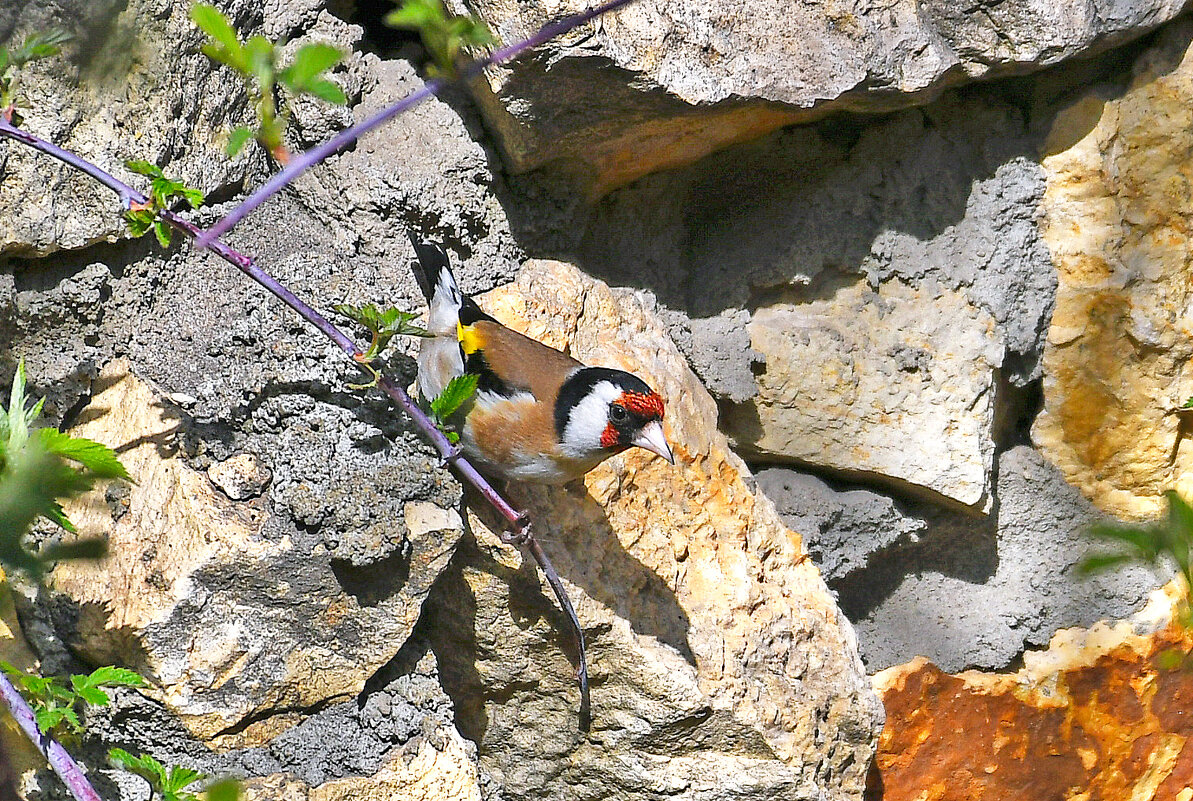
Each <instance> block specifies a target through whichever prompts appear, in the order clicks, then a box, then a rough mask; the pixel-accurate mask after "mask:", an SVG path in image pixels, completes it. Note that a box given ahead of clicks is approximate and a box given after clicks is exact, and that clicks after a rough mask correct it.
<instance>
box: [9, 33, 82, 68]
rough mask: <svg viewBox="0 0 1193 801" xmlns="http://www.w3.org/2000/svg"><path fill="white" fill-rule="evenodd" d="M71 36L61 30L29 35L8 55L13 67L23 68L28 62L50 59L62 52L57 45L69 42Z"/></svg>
mask: <svg viewBox="0 0 1193 801" xmlns="http://www.w3.org/2000/svg"><path fill="white" fill-rule="evenodd" d="M71 38H72V37H71V35H70V34H69V33H67V32H66V31H64V30H61V29H52V30H49V31H44V32H39V33H31V34H29V35H28V36H26V37H25V41H24V42H23V43H22V44H21V46H20V47H18V48H16V49H15V50H13V51H12V52H11V53H10V57H11V60H12V63H13V65H14V66H18V67H20V66H23V65H24V64H26V63H28V62H30V61H38V60H40V59H44V58H51V57H52V56H56V55H58V54H59V53H60V52H62V48H60V47H59V45H61V44H63V43H65V42H68V41H70V39H71Z"/></svg>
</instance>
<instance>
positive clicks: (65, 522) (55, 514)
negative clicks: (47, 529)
mask: <svg viewBox="0 0 1193 801" xmlns="http://www.w3.org/2000/svg"><path fill="white" fill-rule="evenodd" d="M43 516H44V517H46V518H47V519H48V520H49V521H50V522H51V523H53V524H55V525H56V526H58V527H59V528H61V529H63V530H64V531H67V532H70V533H71V534H78V533H79V530H78V529H77V528H75V524H74V523H72V522H70V518H69V517H67V516H66V511H65V510H64V509H63V508H62V504H60V503H58V502H57V501H54V502H53V503H52V504H51V505H50V508H49V509H47V510H46V511H45V512H44V513H43ZM47 550H48V549H47ZM39 558H41V559H47V560H50V559H53V558H54V557H50V556H46V555H45V551H43V552H42V555H41V556H40V557H39ZM67 558H69V557H67Z"/></svg>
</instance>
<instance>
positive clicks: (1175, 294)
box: [1033, 21, 1193, 517]
mask: <svg viewBox="0 0 1193 801" xmlns="http://www.w3.org/2000/svg"><path fill="white" fill-rule="evenodd" d="M1191 38H1193V25H1191V24H1190V23H1189V22H1188V21H1183V22H1181V23H1179V24H1175V25H1173V26H1172V27H1171V28H1169V29H1167V30H1166V31H1165V32H1164V33H1163V35H1162V36H1161V37H1159V39H1158V41H1157V43H1156V45H1155V46H1154V47H1153V48H1152V49H1150V50H1149V51H1147V52H1146V53H1145V54H1144V55H1143V56H1142V57H1141V58H1140V59H1139V61H1138V62H1137V64H1136V65H1135V75H1134V80H1133V81H1132V83H1131V85H1130V87H1129V88H1128V89H1127V91H1126V92H1125V93H1123V94H1122V96H1121V97H1105V96H1102V95H1099V94H1098V93H1097V92H1096V91H1094V92H1091V93H1087V94H1086V95H1085V96H1084V97H1083V98H1081V99H1080V100H1078V101H1077V102H1075V103H1073V105H1072V106H1071V107H1070V108H1069V109H1068V110H1067V111H1066V112H1064V113H1063V114H1061V115H1060V116H1059V117H1058V118H1057V120H1056V122H1055V124H1054V126H1053V130H1052V134H1051V136H1050V138H1049V141H1048V143H1047V148H1046V153H1045V158H1044V159H1043V165H1044V169H1045V171H1046V173H1047V176H1048V191H1047V193H1046V195H1045V200H1044V204H1043V209H1044V214H1045V219H1044V223H1043V233H1044V239H1045V241H1046V242H1047V243H1048V247H1049V249H1050V250H1051V251H1052V254H1053V259H1054V261H1055V264H1056V269H1057V272H1058V274H1059V276H1060V287H1059V289H1058V290H1057V303H1056V311H1055V313H1054V314H1053V317H1052V324H1051V327H1050V329H1049V332H1048V344H1047V348H1046V349H1045V355H1044V364H1045V371H1044V375H1045V378H1044V411H1043V413H1042V414H1041V415H1040V417H1039V418H1038V420H1037V422H1036V424H1035V427H1034V429H1033V439H1034V440H1035V442H1036V443H1037V445H1038V446H1039V448H1040V449H1041V451H1042V452H1043V453H1044V454H1046V455H1047V456H1048V458H1049V459H1051V460H1052V461H1053V462H1055V463H1056V465H1057V466H1058V467H1060V469H1061V471H1062V472H1063V473H1064V475H1065V477H1066V479H1068V480H1069V481H1070V482H1071V483H1073V484H1074V485H1075V486H1078V487H1080V488H1081V489H1082V491H1083V492H1085V493H1086V494H1087V495H1088V496H1089V497H1090V498H1091V499H1092V500H1093V501H1094V502H1095V503H1096V504H1098V506H1099V507H1101V508H1102V509H1104V510H1105V511H1107V512H1111V513H1114V514H1117V515H1120V516H1127V517H1148V516H1153V515H1156V514H1158V513H1159V511H1160V510H1161V509H1162V508H1163V499H1162V495H1163V492H1164V491H1165V490H1167V489H1169V488H1171V487H1174V486H1175V487H1177V488H1178V489H1181V490H1183V491H1185V492H1186V493H1187V492H1188V491H1189V490H1190V489H1193V450H1191V449H1190V446H1189V441H1188V437H1187V430H1186V427H1187V426H1186V420H1185V413H1183V412H1178V411H1177V409H1178V408H1179V407H1180V406H1181V404H1183V403H1184V402H1185V400H1186V399H1187V398H1188V397H1189V396H1190V395H1191V394H1193V384H1191V383H1190V380H1189V377H1188V370H1187V365H1188V361H1189V358H1190V356H1193V346H1191V345H1190V342H1193V339H1191V337H1190V334H1191V333H1193V322H1191V318H1190V313H1189V307H1190V302H1191V299H1193V296H1191V294H1190V289H1189V280H1188V275H1189V271H1190V269H1191V268H1193V267H1191V262H1190V255H1189V254H1190V248H1189V238H1188V230H1189V226H1190V214H1191V212H1190V203H1189V191H1188V180H1189V178H1188V173H1189V152H1190V150H1191V149H1193V125H1191V122H1193V116H1191V115H1193V112H1191V111H1190V109H1193V54H1191V53H1190V50H1189V43H1190V40H1191Z"/></svg>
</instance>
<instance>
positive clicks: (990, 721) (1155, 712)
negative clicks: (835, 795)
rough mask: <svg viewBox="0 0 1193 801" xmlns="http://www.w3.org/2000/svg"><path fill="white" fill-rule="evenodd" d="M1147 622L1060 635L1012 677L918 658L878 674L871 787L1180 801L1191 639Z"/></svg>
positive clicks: (986, 796) (1187, 753)
mask: <svg viewBox="0 0 1193 801" xmlns="http://www.w3.org/2000/svg"><path fill="white" fill-rule="evenodd" d="M1169 592H1170V594H1171V593H1174V591H1173V590H1172V589H1171V588H1170V589H1169ZM1171 601H1172V597H1171V595H1170V596H1169V597H1166V598H1164V599H1163V600H1159V599H1157V606H1158V607H1160V608H1161V609H1163V610H1164V611H1165V612H1166V611H1167V607H1168V605H1169V604H1170V603H1171ZM1153 625H1154V619H1153V620H1152V621H1151V622H1150V623H1144V622H1142V621H1137V622H1136V623H1135V624H1132V623H1130V622H1125V621H1124V622H1120V623H1117V624H1113V625H1111V624H1107V623H1101V624H1098V625H1096V626H1094V627H1093V628H1091V629H1089V630H1076V629H1072V630H1066V631H1061V632H1058V633H1057V635H1056V636H1055V637H1054V638H1053V640H1052V643H1051V645H1050V646H1049V648H1048V650H1046V651H1043V652H1028V653H1027V654H1025V656H1024V662H1025V665H1024V667H1023V668H1022V669H1021V670H1019V671H1017V672H1015V673H1011V674H983V673H976V672H967V673H962V674H959V675H949V674H947V673H944V672H943V671H941V670H940V669H939V668H937V667H936V666H935V665H933V664H932V663H930V662H928V661H926V660H923V659H920V660H916V661H914V662H912V663H910V664H908V665H903V666H900V667H896V668H891V669H890V670H887V671H884V672H882V673H880V674H878V675H877V676H875V678H874V684H875V687H876V688H877V689H878V691H879V692H880V693H881V694H882V697H883V702H884V704H885V706H886V712H887V720H888V722H889V725H888V726H887V727H886V728H885V729H884V730H883V734H882V738H881V740H880V745H879V751H878V756H877V758H876V761H875V774H874V780H873V785H874V787H875V788H876V789H878V788H881V797H882V798H883V799H884V801H905V800H906V801H910V800H911V799H922V798H933V799H939V800H940V801H951V800H952V799H958V801H959V800H960V799H970V800H973V799H977V800H978V801H995V799H998V800H999V801H1003V800H1004V799H1007V800H1010V799H1023V800H1024V801H1028V799H1039V798H1078V797H1087V798H1148V799H1162V798H1184V797H1187V796H1188V794H1189V792H1190V790H1189V788H1190V787H1191V786H1193V726H1191V725H1190V721H1189V715H1188V714H1187V712H1188V709H1187V707H1188V701H1187V699H1188V698H1189V695H1190V693H1193V672H1190V671H1189V670H1188V667H1187V665H1188V661H1187V660H1188V654H1189V652H1190V651H1191V650H1193V633H1191V632H1190V631H1189V630H1187V629H1181V628H1179V627H1167V628H1163V629H1161V630H1159V631H1156V632H1155V633H1150V634H1149V633H1140V632H1139V628H1140V627H1144V628H1143V631H1144V632H1146V631H1149V630H1152V629H1151V627H1152V626H1153ZM1182 657H1183V658H1184V662H1183V665H1182ZM959 732H964V737H958V733H959Z"/></svg>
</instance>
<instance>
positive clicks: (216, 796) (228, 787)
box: [207, 779, 240, 801]
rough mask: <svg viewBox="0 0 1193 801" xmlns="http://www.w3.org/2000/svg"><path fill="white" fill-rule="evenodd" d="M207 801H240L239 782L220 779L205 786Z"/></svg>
mask: <svg viewBox="0 0 1193 801" xmlns="http://www.w3.org/2000/svg"><path fill="white" fill-rule="evenodd" d="M207 801H240V782H238V781H236V780H235V779H220V780H219V781H218V782H215V783H214V784H209V785H208V786H207Z"/></svg>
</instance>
